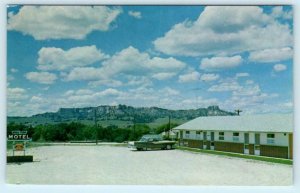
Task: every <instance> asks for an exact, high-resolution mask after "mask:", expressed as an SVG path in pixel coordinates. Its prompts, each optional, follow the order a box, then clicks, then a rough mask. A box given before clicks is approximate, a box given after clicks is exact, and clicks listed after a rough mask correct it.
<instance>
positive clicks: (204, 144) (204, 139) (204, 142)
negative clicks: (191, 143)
mask: <svg viewBox="0 0 300 193" xmlns="http://www.w3.org/2000/svg"><path fill="white" fill-rule="evenodd" d="M206 139H207V133H206V131H204V132H203V149H206V147H207V146H206V143H207V142H206Z"/></svg>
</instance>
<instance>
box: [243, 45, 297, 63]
mask: <svg viewBox="0 0 300 193" xmlns="http://www.w3.org/2000/svg"><path fill="white" fill-rule="evenodd" d="M292 57H293V49H292V48H290V47H285V48H279V49H265V50H259V51H254V52H250V55H249V60H250V61H254V62H279V61H283V60H288V59H291V58H292Z"/></svg>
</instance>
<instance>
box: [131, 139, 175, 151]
mask: <svg viewBox="0 0 300 193" xmlns="http://www.w3.org/2000/svg"><path fill="white" fill-rule="evenodd" d="M174 145H175V141H169V140H163V139H162V137H161V136H160V135H144V136H143V137H142V138H141V139H140V140H139V141H130V142H128V147H129V148H132V149H136V150H138V151H140V150H152V149H168V150H169V149H173V147H174Z"/></svg>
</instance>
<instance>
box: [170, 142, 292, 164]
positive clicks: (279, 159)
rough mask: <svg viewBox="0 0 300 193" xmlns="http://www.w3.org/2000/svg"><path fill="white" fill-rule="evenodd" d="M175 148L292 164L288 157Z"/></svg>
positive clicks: (183, 148)
mask: <svg viewBox="0 0 300 193" xmlns="http://www.w3.org/2000/svg"><path fill="white" fill-rule="evenodd" d="M176 149H179V150H184V151H191V152H197V153H208V154H214V155H224V156H229V157H238V158H244V159H252V160H259V161H266V162H272V163H280V164H286V165H293V160H290V159H281V158H272V157H264V156H255V155H245V154H238V153H230V152H223V151H214V150H206V149H196V148H190V147H182V146H177V147H176Z"/></svg>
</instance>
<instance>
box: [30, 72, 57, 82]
mask: <svg viewBox="0 0 300 193" xmlns="http://www.w3.org/2000/svg"><path fill="white" fill-rule="evenodd" d="M25 77H26V78H27V79H28V80H30V81H32V82H37V83H40V84H52V83H54V81H55V80H56V79H57V76H56V75H55V74H53V73H49V72H28V73H26V74H25Z"/></svg>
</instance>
